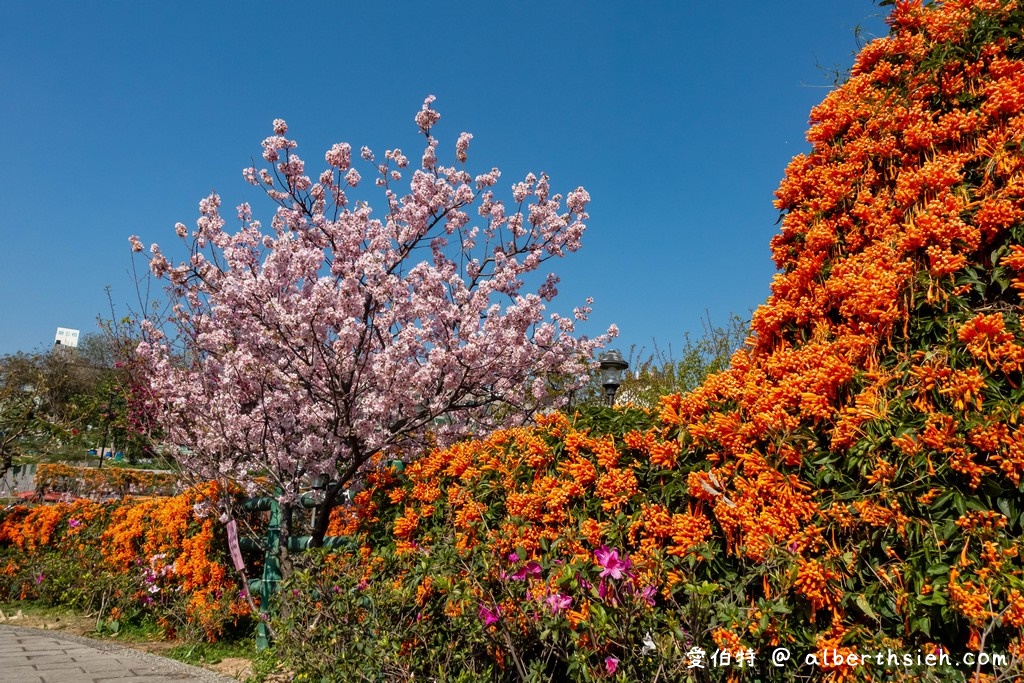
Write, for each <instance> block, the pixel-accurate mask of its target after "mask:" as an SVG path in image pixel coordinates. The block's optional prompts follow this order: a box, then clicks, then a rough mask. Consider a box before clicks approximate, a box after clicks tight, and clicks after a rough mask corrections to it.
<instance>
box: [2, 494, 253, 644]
mask: <svg viewBox="0 0 1024 683" xmlns="http://www.w3.org/2000/svg"><path fill="white" fill-rule="evenodd" d="M217 496H218V493H217V490H216V487H215V486H214V485H212V484H207V485H204V486H200V487H196V488H193V489H189V490H187V491H185V492H183V493H181V494H179V495H177V496H173V497H169V498H149V499H144V498H130V497H129V498H126V499H124V500H121V501H117V502H107V503H96V502H92V501H88V500H78V501H75V502H73V503H61V504H56V505H40V506H35V507H28V506H23V505H19V506H15V507H13V508H9V509H8V510H6V511H5V512H4V514H3V515H2V517H0V598H2V599H6V600H25V599H35V600H41V601H43V602H46V603H48V604H54V605H64V606H70V607H78V608H82V609H85V610H87V611H90V612H93V611H95V612H98V614H99V616H100V617H101V618H103V619H105V620H106V622H107V623H108V625H112V628H115V629H116V628H117V627H118V626H117V625H118V624H120V623H126V622H127V621H130V620H136V621H137V620H140V619H144V618H147V617H148V618H151V619H153V620H155V621H156V622H157V623H158V624H159V625H160V626H161V627H162V629H163V630H164V632H165V633H166V634H167V635H168V636H171V635H175V634H178V635H182V636H184V637H186V638H193V639H207V640H214V639H217V638H219V637H221V636H222V635H223V634H224V633H225V631H227V630H232V629H234V627H235V626H236V625H239V624H242V625H244V623H245V622H246V619H245V618H244V617H246V616H247V615H248V614H249V612H250V609H249V605H248V603H247V602H246V601H245V600H244V599H243V598H242V596H240V593H239V588H238V585H239V582H238V580H237V579H236V577H235V574H234V571H233V570H232V569H231V568H230V560H228V558H227V557H226V556H227V546H226V540H225V538H224V534H223V531H222V528H221V526H220V525H219V524H218V522H217V519H216V514H215V513H214V514H211V513H212V511H213V510H215V509H216V506H217Z"/></svg>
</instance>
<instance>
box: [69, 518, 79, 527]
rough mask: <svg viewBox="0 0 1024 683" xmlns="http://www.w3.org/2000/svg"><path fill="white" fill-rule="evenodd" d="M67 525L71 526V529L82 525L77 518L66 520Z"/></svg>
mask: <svg viewBox="0 0 1024 683" xmlns="http://www.w3.org/2000/svg"><path fill="white" fill-rule="evenodd" d="M68 526H69V527H71V528H72V529H77V528H78V527H80V526H82V522H81V520H78V519H69V520H68Z"/></svg>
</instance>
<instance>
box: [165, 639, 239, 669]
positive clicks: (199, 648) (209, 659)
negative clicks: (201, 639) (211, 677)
mask: <svg viewBox="0 0 1024 683" xmlns="http://www.w3.org/2000/svg"><path fill="white" fill-rule="evenodd" d="M255 652H256V647H255V644H254V643H253V642H217V643H184V644H182V645H177V646H175V647H172V648H171V649H169V650H168V651H167V652H166V653H165V654H166V655H167V656H168V657H171V658H172V659H177V660H178V661H179V662H185V663H186V664H194V665H197V666H198V665H201V664H218V663H220V662H221V661H223V660H224V659H225V658H227V657H240V658H242V659H251V658H252V657H253V655H254V654H255Z"/></svg>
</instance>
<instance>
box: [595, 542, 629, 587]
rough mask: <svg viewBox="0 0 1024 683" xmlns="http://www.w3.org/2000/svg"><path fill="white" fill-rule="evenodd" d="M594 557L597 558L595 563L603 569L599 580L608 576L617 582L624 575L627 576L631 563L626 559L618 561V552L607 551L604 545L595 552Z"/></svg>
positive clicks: (614, 550) (613, 550)
mask: <svg viewBox="0 0 1024 683" xmlns="http://www.w3.org/2000/svg"><path fill="white" fill-rule="evenodd" d="M594 557H596V558H597V563H598V564H599V565H601V567H603V569H602V570H601V574H600V576H601V578H604V577H606V576H610V577H612V578H613V579H615V580H616V581H618V580H619V579H621V578H622V577H623V576H624V575H627V576H628V575H629V568H630V567H632V566H633V563H632V562H631V561H630V559H629V558H628V557H625V558H621V559H620V558H619V551H618V550H616V549H609V548H608V546H606V545H603V546H601V547H600V548H598V549H597V550H595V551H594Z"/></svg>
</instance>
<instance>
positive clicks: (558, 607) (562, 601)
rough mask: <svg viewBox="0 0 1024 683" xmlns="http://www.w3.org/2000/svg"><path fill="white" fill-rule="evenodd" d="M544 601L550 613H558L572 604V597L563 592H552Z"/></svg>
mask: <svg viewBox="0 0 1024 683" xmlns="http://www.w3.org/2000/svg"><path fill="white" fill-rule="evenodd" d="M544 602H546V603H548V606H549V607H550V608H551V613H552V614H558V613H559V612H561V611H562V610H564V609H569V608H570V607H571V606H572V598H571V597H569V596H568V595H565V594H564V593H552V594H551V595H549V596H548V597H547V599H546V600H545V601H544Z"/></svg>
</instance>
